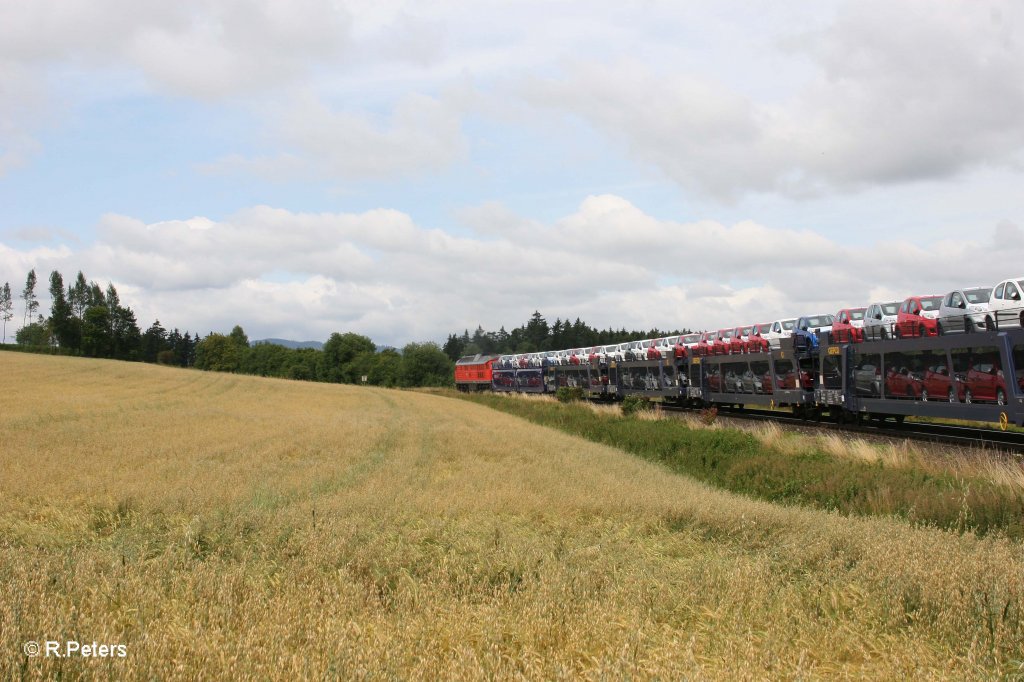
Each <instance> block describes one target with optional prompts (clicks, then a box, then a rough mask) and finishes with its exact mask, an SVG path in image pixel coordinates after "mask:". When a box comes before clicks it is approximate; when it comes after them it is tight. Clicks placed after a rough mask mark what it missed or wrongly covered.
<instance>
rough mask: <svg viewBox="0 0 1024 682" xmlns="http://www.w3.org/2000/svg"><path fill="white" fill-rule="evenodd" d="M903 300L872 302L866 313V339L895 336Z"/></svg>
mask: <svg viewBox="0 0 1024 682" xmlns="http://www.w3.org/2000/svg"><path fill="white" fill-rule="evenodd" d="M902 303H903V301H888V302H884V303H872V304H871V305H869V306H868V309H867V311H866V312H865V313H864V340H865V341H872V340H875V339H891V338H893V327H894V326H895V325H896V317H897V316H898V315H899V313H900V305H901V304H902Z"/></svg>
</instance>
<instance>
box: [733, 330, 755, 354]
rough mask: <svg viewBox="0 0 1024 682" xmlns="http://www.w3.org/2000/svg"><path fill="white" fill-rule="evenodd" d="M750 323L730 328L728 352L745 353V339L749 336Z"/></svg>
mask: <svg viewBox="0 0 1024 682" xmlns="http://www.w3.org/2000/svg"><path fill="white" fill-rule="evenodd" d="M750 329H751V328H750V325H747V326H746V327H736V328H735V329H733V330H732V339H731V340H730V342H729V352H730V353H746V352H747V339H749V338H750Z"/></svg>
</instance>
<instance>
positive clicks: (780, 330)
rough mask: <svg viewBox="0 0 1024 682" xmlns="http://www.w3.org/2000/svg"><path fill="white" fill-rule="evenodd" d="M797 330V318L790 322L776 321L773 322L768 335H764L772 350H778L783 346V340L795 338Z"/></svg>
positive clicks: (789, 320)
mask: <svg viewBox="0 0 1024 682" xmlns="http://www.w3.org/2000/svg"><path fill="white" fill-rule="evenodd" d="M794 329H796V318H795V317H793V318H790V319H788V320H775V321H774V322H772V326H771V329H769V330H768V333H767V334H762V335H761V336H762V337H764V340H765V341H767V342H768V345H769V346H771V347H772V348H778V347H779V346H781V345H782V339H788V338H789V337H791V336H793V330H794Z"/></svg>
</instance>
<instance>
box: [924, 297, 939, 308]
mask: <svg viewBox="0 0 1024 682" xmlns="http://www.w3.org/2000/svg"><path fill="white" fill-rule="evenodd" d="M940 305H942V297H941V296H928V297H926V298H922V299H921V308H922V309H924V310H938V309H939V306H940Z"/></svg>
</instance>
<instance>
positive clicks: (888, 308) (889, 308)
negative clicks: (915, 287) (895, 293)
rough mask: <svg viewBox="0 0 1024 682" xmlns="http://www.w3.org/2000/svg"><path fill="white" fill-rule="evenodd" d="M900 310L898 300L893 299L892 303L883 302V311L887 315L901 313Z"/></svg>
mask: <svg viewBox="0 0 1024 682" xmlns="http://www.w3.org/2000/svg"><path fill="white" fill-rule="evenodd" d="M899 311H900V304H899V303H898V302H896V301H893V302H892V303H883V304H882V312H883V313H885V314H886V315H896V314H898V313H899Z"/></svg>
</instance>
